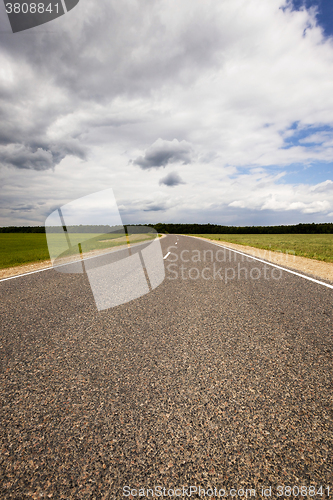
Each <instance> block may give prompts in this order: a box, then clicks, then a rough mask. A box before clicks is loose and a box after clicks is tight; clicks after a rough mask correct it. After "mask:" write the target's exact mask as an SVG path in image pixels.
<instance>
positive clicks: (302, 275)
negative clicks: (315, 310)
mask: <svg viewBox="0 0 333 500" xmlns="http://www.w3.org/2000/svg"><path fill="white" fill-rule="evenodd" d="M183 236H185V237H187V238H195V239H197V240H199V239H200V240H202V239H204V240H205V241H208V243H211V244H212V245H215V246H217V247H220V248H225V249H226V250H230V251H231V252H235V253H239V255H245V257H250V258H251V259H253V260H257V261H258V262H263V263H264V264H268V265H269V266H273V267H276V268H277V269H282V271H286V272H287V273H290V274H295V276H300V277H301V278H305V279H306V280H309V281H313V282H314V283H319V285H324V286H327V288H332V289H333V285H330V284H328V283H325V282H324V281H319V280H316V279H315V278H310V276H306V275H305V274H300V273H297V272H296V271H292V270H291V269H286V268H285V267H281V266H278V265H276V264H273V263H272V262H268V261H267V260H262V259H258V257H252V255H249V254H247V253H243V252H239V251H238V250H233V249H232V248H229V247H225V246H224V245H219V244H218V243H214V241H212V240H209V239H208V238H207V239H206V238H202V239H201V238H197V237H196V236H188V235H185V234H184V235H183Z"/></svg>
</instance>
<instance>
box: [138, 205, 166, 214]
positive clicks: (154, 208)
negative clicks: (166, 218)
mask: <svg viewBox="0 0 333 500" xmlns="http://www.w3.org/2000/svg"><path fill="white" fill-rule="evenodd" d="M166 208H167V207H166V205H164V204H161V205H155V204H149V205H147V206H146V207H145V208H144V209H143V210H144V211H145V212H159V211H160V210H166Z"/></svg>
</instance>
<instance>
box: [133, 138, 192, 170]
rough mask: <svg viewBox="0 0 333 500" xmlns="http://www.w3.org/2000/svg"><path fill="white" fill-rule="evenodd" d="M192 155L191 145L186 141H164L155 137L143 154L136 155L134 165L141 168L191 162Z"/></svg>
mask: <svg viewBox="0 0 333 500" xmlns="http://www.w3.org/2000/svg"><path fill="white" fill-rule="evenodd" d="M192 157H193V150H192V145H191V144H189V143H188V142H186V141H180V142H179V141H178V140H177V139H174V140H173V141H164V140H162V139H157V141H155V142H154V144H152V145H151V146H150V147H149V148H148V149H147V150H146V152H145V155H144V156H138V158H136V160H134V162H133V163H134V165H139V167H141V168H142V169H149V168H154V167H155V168H160V167H166V166H167V165H168V164H170V163H178V162H182V163H183V164H187V163H191V161H192Z"/></svg>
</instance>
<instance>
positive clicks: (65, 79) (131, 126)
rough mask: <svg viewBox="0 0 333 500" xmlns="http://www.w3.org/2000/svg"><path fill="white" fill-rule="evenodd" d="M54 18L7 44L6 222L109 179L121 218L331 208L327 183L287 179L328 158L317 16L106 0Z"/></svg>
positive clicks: (326, 48) (331, 156)
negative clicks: (44, 26) (45, 26)
mask: <svg viewBox="0 0 333 500" xmlns="http://www.w3.org/2000/svg"><path fill="white" fill-rule="evenodd" d="M1 8H2V7H1ZM50 24H51V23H50ZM53 27H54V32H53V33H48V32H43V30H42V29H38V28H35V30H36V34H32V33H29V34H28V33H26V34H24V33H21V34H15V35H13V34H8V35H6V36H4V37H3V39H4V40H3V42H4V43H3V45H2V48H1V49H0V68H1V69H0V91H1V94H0V95H1V96H2V97H0V110H1V115H2V120H1V125H0V165H2V173H1V175H2V186H3V188H2V195H3V196H2V209H1V214H2V217H1V219H0V223H1V224H3V225H8V224H16V223H17V224H24V223H33V224H38V223H39V224H42V223H43V222H44V218H45V216H46V215H47V212H48V211H49V210H51V209H52V208H53V207H54V206H57V204H58V205H60V204H61V203H64V202H66V201H69V200H70V199H73V198H75V197H76V196H80V195H83V194H87V193H88V192H89V191H90V192H92V191H93V190H95V191H97V190H99V189H104V188H105V187H113V188H114V190H115V193H116V196H117V198H118V201H119V204H120V206H121V208H122V213H123V214H124V217H125V218H126V220H127V222H129V223H130V222H140V221H142V222H157V221H158V220H165V221H180V222H182V221H184V222H185V221H194V222H195V221H199V222H200V221H201V222H209V221H211V222H219V221H221V223H228V221H229V222H230V223H233V222H234V221H236V222H238V223H242V221H243V222H244V223H247V224H249V223H251V221H253V222H254V223H260V220H264V222H265V223H270V220H271V222H272V223H279V220H281V221H283V222H284V223H286V222H288V221H290V222H297V221H303V220H304V221H305V220H314V217H316V219H315V220H328V218H330V217H331V213H332V210H333V198H332V196H333V192H332V188H331V184H330V182H332V181H331V178H332V176H330V177H327V178H324V179H322V178H319V177H318V178H317V177H316V176H314V177H313V179H312V181H311V182H310V183H308V181H307V180H306V176H305V177H304V180H302V179H301V180H299V179H298V180H297V181H291V180H289V181H288V179H290V177H288V174H289V173H290V172H291V171H293V170H294V168H295V167H294V166H295V165H299V166H301V167H302V166H305V167H307V168H314V167H311V165H316V164H318V162H321V163H322V164H329V163H330V162H333V132H332V131H333V118H332V117H333V93H332V91H331V89H332V74H333V42H332V40H331V39H325V38H324V36H323V33H322V30H321V29H320V27H319V26H317V25H316V17H315V12H314V11H307V10H305V9H303V10H302V11H292V10H291V8H290V6H289V7H288V2H286V1H285V0H270V1H269V2H267V1H266V0H219V1H217V0H209V1H207V2H204V3H203V2H201V1H200V0H159V1H152V0H149V1H146V2H142V1H140V0H124V1H123V2H121V3H119V2H116V1H113V0H101V1H100V2H99V6H98V9H97V8H96V6H93V5H92V4H89V3H87V2H80V3H79V4H78V6H77V7H76V8H75V9H73V11H71V13H70V14H68V15H67V16H64V17H63V18H59V19H58V20H56V21H54V22H53ZM37 33H38V34H37ZM159 167H163V169H164V170H163V171H164V172H165V177H164V178H163V179H164V181H165V182H162V181H163V179H161V169H160V168H159ZM301 167H300V168H301ZM304 172H305V170H304ZM304 175H305V174H304ZM284 178H285V179H286V180H284ZM182 179H185V180H186V182H185V183H182ZM21 183H23V185H24V189H23V188H22V185H21ZM170 186H177V187H176V188H175V189H170ZM20 207H23V208H22V210H21V211H20V209H19V208H20ZM24 207H30V208H29V210H24ZM31 207H35V208H31ZM264 214H268V215H267V218H263V217H264ZM265 217H266V216H265Z"/></svg>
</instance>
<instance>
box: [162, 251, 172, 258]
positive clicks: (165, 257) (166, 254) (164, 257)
mask: <svg viewBox="0 0 333 500" xmlns="http://www.w3.org/2000/svg"><path fill="white" fill-rule="evenodd" d="M170 254H171V252H168V253H167V254H166V256H165V257H163V260H165V259H166V258H167V257H168V256H169V255H170Z"/></svg>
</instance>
